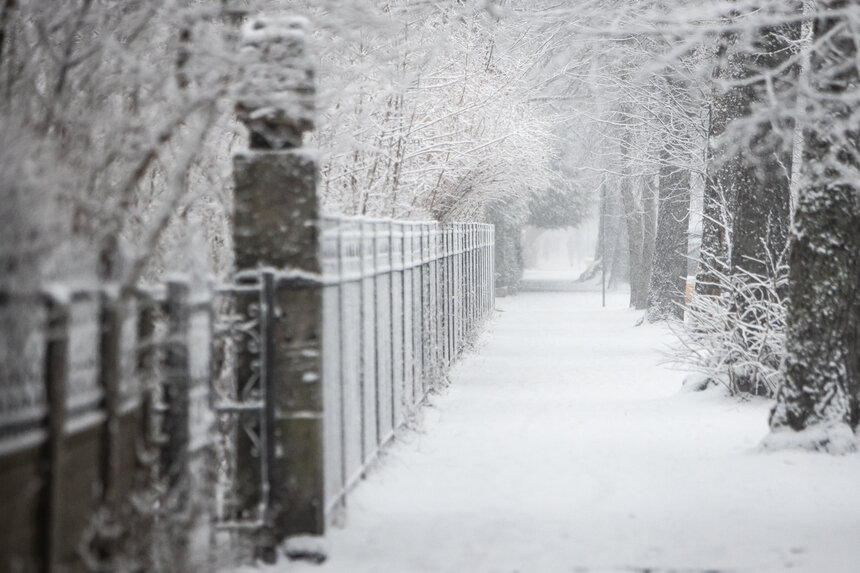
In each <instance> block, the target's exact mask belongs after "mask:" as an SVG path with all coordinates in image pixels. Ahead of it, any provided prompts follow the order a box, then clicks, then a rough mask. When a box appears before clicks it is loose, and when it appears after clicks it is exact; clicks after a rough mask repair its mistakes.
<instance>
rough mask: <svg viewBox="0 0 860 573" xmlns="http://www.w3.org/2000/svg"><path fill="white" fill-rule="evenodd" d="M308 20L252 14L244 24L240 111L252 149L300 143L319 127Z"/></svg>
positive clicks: (237, 109) (280, 147)
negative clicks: (315, 127)
mask: <svg viewBox="0 0 860 573" xmlns="http://www.w3.org/2000/svg"><path fill="white" fill-rule="evenodd" d="M307 29H308V22H307V20H305V19H304V18H298V17H263V16H259V17H256V18H252V19H251V20H250V21H249V22H248V23H247V24H245V26H244V27H243V29H242V41H241V56H242V57H241V62H242V63H241V71H240V74H239V75H240V78H239V83H238V89H237V94H236V113H237V115H238V116H239V119H240V120H241V121H242V122H244V123H245V125H247V126H248V130H249V131H250V132H251V133H250V135H251V144H250V146H251V148H252V149H287V148H290V147H299V146H300V145H301V143H302V133H304V132H305V131H310V130H311V129H313V127H314V94H315V91H316V90H315V88H314V69H313V65H312V62H311V58H310V55H309V54H308V49H307V39H306V37H307Z"/></svg>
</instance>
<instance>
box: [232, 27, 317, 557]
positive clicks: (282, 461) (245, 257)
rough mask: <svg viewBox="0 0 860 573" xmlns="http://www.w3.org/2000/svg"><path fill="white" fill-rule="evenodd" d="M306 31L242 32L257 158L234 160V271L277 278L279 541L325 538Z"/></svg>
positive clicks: (241, 103) (245, 93)
mask: <svg viewBox="0 0 860 573" xmlns="http://www.w3.org/2000/svg"><path fill="white" fill-rule="evenodd" d="M305 34H306V24H305V23H304V21H302V20H300V19H294V18H268V19H267V18H256V19H253V20H251V21H250V22H248V23H247V24H246V26H245V28H244V30H243V38H242V55H243V59H244V62H243V69H244V77H243V78H242V80H241V82H240V90H239V94H238V99H237V105H236V109H237V112H238V115H239V118H240V119H241V120H242V121H243V122H244V123H245V124H246V125H247V127H248V130H249V133H250V150H249V151H245V152H241V153H238V154H236V156H235V157H234V163H233V166H234V177H235V221H234V244H235V249H236V266H237V269H238V270H239V271H240V272H241V271H243V270H255V269H259V268H271V269H274V270H275V271H276V280H275V289H274V290H275V292H274V297H273V298H274V306H275V308H273V309H271V321H272V324H271V325H270V327H269V330H270V332H271V338H272V340H271V341H270V348H271V352H272V356H271V359H270V360H268V361H267V362H268V364H267V369H268V371H267V372H266V375H267V376H269V377H271V381H270V385H269V388H271V390H272V395H270V396H268V397H267V399H268V400H270V401H272V404H273V406H274V407H273V408H272V409H271V417H272V419H271V420H269V423H270V424H271V426H272V434H273V439H274V456H275V457H274V460H272V462H273V463H271V464H269V476H268V478H269V485H270V488H271V489H270V507H269V521H270V523H269V525H270V527H271V528H272V533H273V535H274V539H275V541H276V542H278V541H280V540H282V539H284V538H286V537H290V536H293V535H299V534H322V533H323V531H324V521H325V511H324V509H325V508H324V479H323V460H324V455H323V388H322V352H321V340H322V300H323V299H322V284H321V280H320V268H321V265H320V259H321V253H320V243H319V240H318V234H319V230H318V221H319V218H320V213H319V205H318V200H317V194H316V186H317V162H316V159H315V156H314V154H313V153H310V152H309V151H308V150H306V149H303V148H302V147H301V144H302V133H303V132H305V131H308V130H309V129H311V128H312V127H313V97H314V82H313V76H314V72H313V68H312V64H311V59H310V57H309V55H308V52H307V48H306V40H305Z"/></svg>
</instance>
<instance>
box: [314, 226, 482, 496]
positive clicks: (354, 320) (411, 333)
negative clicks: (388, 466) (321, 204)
mask: <svg viewBox="0 0 860 573" xmlns="http://www.w3.org/2000/svg"><path fill="white" fill-rule="evenodd" d="M493 233H494V228H493V226H492V225H484V224H468V223H465V224H461V223H453V224H439V223H435V222H431V223H411V222H401V221H390V220H371V219H361V218H339V217H326V218H324V219H323V221H322V229H321V243H322V249H321V253H322V270H323V285H324V286H323V347H324V348H325V355H324V356H323V383H324V401H325V404H324V418H325V420H324V428H325V430H324V434H325V435H324V446H325V498H326V512H327V513H330V512H331V511H332V510H333V509H335V508H336V507H338V506H339V505H341V504H343V502H344V500H345V496H346V494H347V492H348V491H349V489H350V488H351V487H352V486H353V485H354V484H355V482H356V481H357V480H358V479H359V478H360V477H361V475H362V474H363V472H364V470H365V468H366V467H367V465H368V464H369V463H370V462H371V461H372V460H373V459H374V458H375V457H376V455H377V453H378V452H379V450H380V448H381V447H383V446H384V445H385V444H386V443H387V442H389V441H390V440H391V439H392V437H393V436H394V433H395V430H396V429H397V428H399V427H400V426H402V425H403V423H404V422H405V421H406V420H407V419H408V418H409V416H410V415H411V414H412V412H414V410H415V408H416V407H417V406H418V405H419V404H420V403H421V402H422V400H423V399H424V398H425V396H426V395H427V392H428V391H429V390H431V389H432V388H433V387H434V385H435V384H436V383H438V382H439V381H440V380H441V379H442V377H443V376H444V374H445V372H446V370H447V367H448V365H450V364H451V362H452V361H453V360H455V359H456V358H457V357H458V356H459V354H460V353H461V352H462V350H463V348H464V345H465V344H466V342H467V341H468V340H469V338H470V336H471V335H472V334H473V333H474V332H475V330H476V328H477V327H478V325H479V324H480V323H481V321H483V320H484V319H485V318H486V317H487V316H489V314H490V313H491V312H492V310H493V306H494V288H493V284H494V283H493V277H494V269H493V264H494V255H493V248H494V236H493Z"/></svg>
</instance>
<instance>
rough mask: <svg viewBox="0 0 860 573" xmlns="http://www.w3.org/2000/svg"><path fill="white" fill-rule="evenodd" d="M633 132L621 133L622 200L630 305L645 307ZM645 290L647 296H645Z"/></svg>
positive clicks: (640, 217) (640, 221) (645, 290)
mask: <svg viewBox="0 0 860 573" xmlns="http://www.w3.org/2000/svg"><path fill="white" fill-rule="evenodd" d="M632 135H633V134H632V132H631V131H630V130H629V129H625V131H624V133H623V134H622V135H621V161H622V162H623V167H622V172H623V173H622V176H621V182H620V183H621V185H620V186H621V189H620V190H621V202H622V205H623V207H624V223H625V225H626V227H627V247H628V259H627V262H628V267H629V269H630V271H629V274H630V306H631V307H633V308H635V309H642V308H645V303H646V299H647V285H644V284H643V281H642V279H643V273H642V249H643V244H644V243H643V232H642V211H641V210H640V209H639V208H638V205H637V204H636V197H635V195H634V193H633V177H632V176H631V175H630V173H629V171H630V170H629V164H630V147H631V145H630V138H631V137H632ZM643 292H644V294H645V296H644V297H643Z"/></svg>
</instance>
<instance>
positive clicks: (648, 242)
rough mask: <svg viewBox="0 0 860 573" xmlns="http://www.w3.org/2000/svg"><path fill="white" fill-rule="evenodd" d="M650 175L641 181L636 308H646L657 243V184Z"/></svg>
mask: <svg viewBox="0 0 860 573" xmlns="http://www.w3.org/2000/svg"><path fill="white" fill-rule="evenodd" d="M654 179H655V177H654V176H653V175H651V174H649V175H646V176H645V177H644V178H643V179H642V292H641V293H640V297H641V300H640V301H639V305H638V306H637V308H647V307H648V297H649V296H650V294H651V288H650V285H651V277H652V274H651V271H652V268H653V264H654V263H653V261H654V252H655V249H656V241H657V193H658V191H657V184H656V183H655V181H654Z"/></svg>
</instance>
